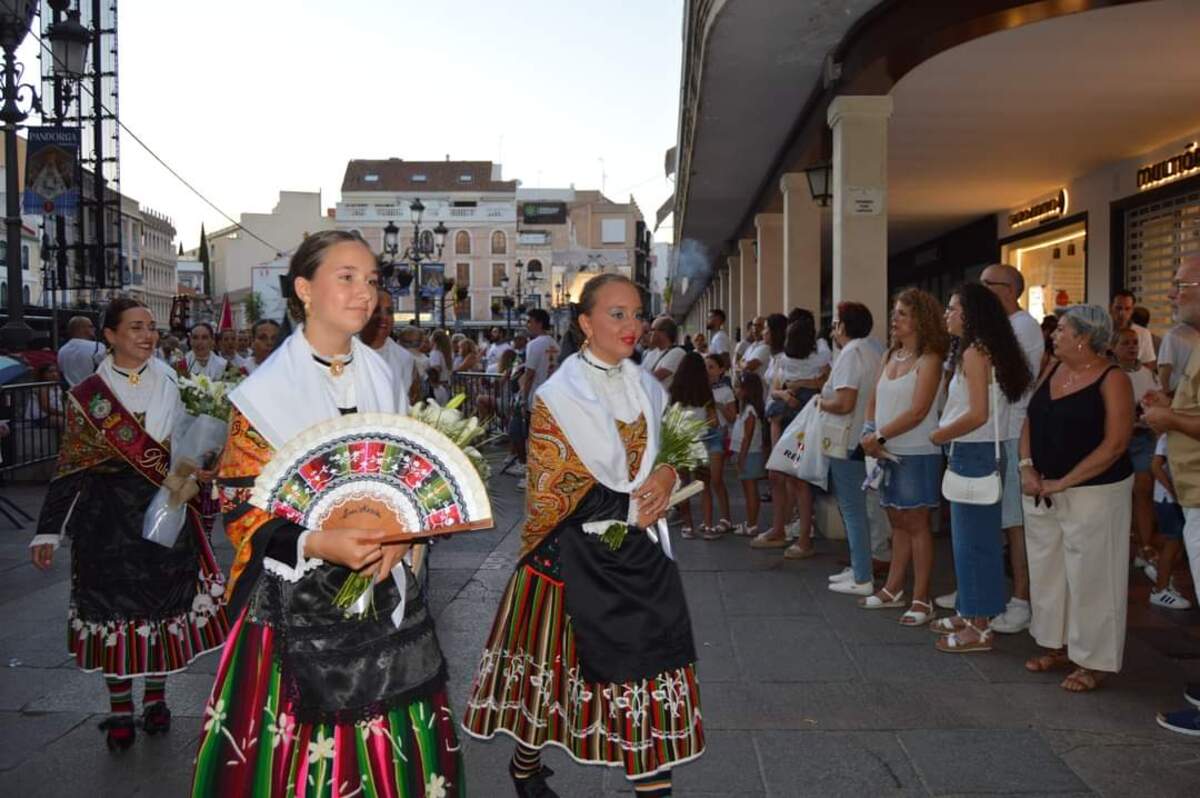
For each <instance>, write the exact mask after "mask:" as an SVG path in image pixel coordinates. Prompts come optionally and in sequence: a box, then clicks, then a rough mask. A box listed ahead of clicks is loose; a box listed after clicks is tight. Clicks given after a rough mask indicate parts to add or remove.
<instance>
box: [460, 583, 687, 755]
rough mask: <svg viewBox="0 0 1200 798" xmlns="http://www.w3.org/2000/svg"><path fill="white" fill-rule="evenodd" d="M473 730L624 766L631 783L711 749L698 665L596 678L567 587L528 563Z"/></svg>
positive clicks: (479, 686) (471, 707)
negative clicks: (584, 661) (631, 677)
mask: <svg viewBox="0 0 1200 798" xmlns="http://www.w3.org/2000/svg"><path fill="white" fill-rule="evenodd" d="M463 728H464V729H465V730H466V731H467V733H468V734H470V735H471V736H473V737H478V738H481V739H491V738H492V737H494V736H495V735H496V734H497V733H498V732H502V733H504V734H507V735H509V736H510V737H513V738H514V739H516V740H519V741H520V742H522V743H524V744H525V745H527V746H530V747H532V748H542V747H544V746H546V745H556V746H558V747H560V748H562V749H564V750H565V751H566V752H567V753H568V754H570V755H571V757H572V758H573V759H575V760H576V761H578V762H581V763H584V764H602V765H610V766H614V767H615V766H620V767H623V768H625V774H626V776H628V777H629V778H640V777H643V776H649V775H652V774H655V773H661V772H664V771H667V770H669V769H670V768H672V767H674V766H675V765H679V764H682V763H684V762H687V761H689V760H691V759H695V758H696V757H698V756H700V754H702V753H704V729H703V724H702V722H701V716H700V691H699V687H698V685H697V682H696V672H695V666H694V665H687V666H685V667H682V668H676V669H674V670H669V671H665V672H663V673H660V674H658V675H657V676H655V677H653V678H650V679H642V680H640V681H635V682H628V683H623V684H618V683H596V682H589V681H586V680H585V679H584V678H583V677H582V675H581V672H580V667H579V658H578V654H577V652H576V650H575V635H574V632H573V630H572V624H571V618H570V616H568V615H567V614H566V611H565V608H564V605H563V586H562V582H559V581H557V580H555V579H552V578H551V577H549V576H546V575H545V574H542V573H540V572H539V571H537V570H535V569H534V568H532V567H530V566H529V565H525V564H522V565H520V566H518V567H517V571H516V573H514V574H513V577H512V579H510V580H509V583H508V588H507V589H506V590H505V593H504V598H503V600H502V601H501V602H500V608H499V610H498V611H497V614H496V620H495V622H494V623H493V625H492V632H491V635H490V636H489V637H488V640H487V643H486V644H485V647H484V651H483V657H482V659H481V661H480V663H479V671H478V672H477V673H476V676H475V683H474V685H473V686H472V688H471V695H470V698H469V699H468V701H467V711H466V717H465V719H464V720H463Z"/></svg>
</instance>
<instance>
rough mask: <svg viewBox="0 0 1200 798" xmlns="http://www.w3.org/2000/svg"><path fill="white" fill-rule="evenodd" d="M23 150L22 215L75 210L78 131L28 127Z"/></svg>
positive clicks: (77, 198)
mask: <svg viewBox="0 0 1200 798" xmlns="http://www.w3.org/2000/svg"><path fill="white" fill-rule="evenodd" d="M28 132H29V141H28V145H27V146H26V148H25V202H24V211H25V213H31V214H44V215H50V214H55V213H59V214H61V213H74V212H75V211H76V210H78V209H79V129H78V128H67V127H31V128H29V131H28Z"/></svg>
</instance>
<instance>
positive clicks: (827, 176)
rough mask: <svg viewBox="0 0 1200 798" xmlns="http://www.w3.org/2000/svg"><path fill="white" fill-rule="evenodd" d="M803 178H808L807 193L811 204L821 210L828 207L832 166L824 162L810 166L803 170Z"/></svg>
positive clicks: (831, 187) (830, 193) (831, 192)
mask: <svg viewBox="0 0 1200 798" xmlns="http://www.w3.org/2000/svg"><path fill="white" fill-rule="evenodd" d="M804 176H805V177H807V178H808V193H809V194H811V195H812V198H813V202H815V203H817V204H818V205H820V206H821V207H822V208H824V207H826V206H828V205H829V201H830V200H831V199H832V198H833V185H832V183H833V179H832V178H833V164H831V163H830V162H829V161H824V162H823V163H819V164H817V165H816V166H810V167H808V168H807V169H805V170H804Z"/></svg>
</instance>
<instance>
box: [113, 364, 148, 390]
mask: <svg viewBox="0 0 1200 798" xmlns="http://www.w3.org/2000/svg"><path fill="white" fill-rule="evenodd" d="M149 367H150V361H149V360H147V361H146V362H145V363H144V364H142V367H141V368H140V369H138V370H137V371H121V370H120V369H119V368H117V366H116V364H115V363H114V364H113V367H112V370H113V371H115V372H117V373H118V374H120V375H121V376H122V377H124V378H125V379H127V380H129V384H130V385H137V384H138V383H139V382H141V381H142V372H144V371H145V370H146V369H148V368H149Z"/></svg>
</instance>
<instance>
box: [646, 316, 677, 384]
mask: <svg viewBox="0 0 1200 798" xmlns="http://www.w3.org/2000/svg"><path fill="white" fill-rule="evenodd" d="M678 340H679V325H677V324H676V323H675V320H674V319H673V318H671V317H670V316H659V317H658V318H657V319H655V320H654V322H653V323H652V324H651V325H650V345H651V346H652V347H653V348H652V349H647V350H646V353H645V354H644V355H643V356H642V368H644V369H645V370H646V371H648V372H650V373H651V374H653V375H654V376H655V377H656V378H657V379H658V381H659V382H661V383H662V384H663V387H664V388H670V387H671V378H672V377H674V376H675V370H676V369H678V368H679V364H680V362H681V361H682V360H683V356H684V354H685V352H684V351H683V347H681V346H676V342H677V341H678Z"/></svg>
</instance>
